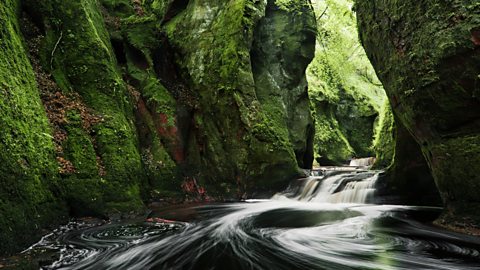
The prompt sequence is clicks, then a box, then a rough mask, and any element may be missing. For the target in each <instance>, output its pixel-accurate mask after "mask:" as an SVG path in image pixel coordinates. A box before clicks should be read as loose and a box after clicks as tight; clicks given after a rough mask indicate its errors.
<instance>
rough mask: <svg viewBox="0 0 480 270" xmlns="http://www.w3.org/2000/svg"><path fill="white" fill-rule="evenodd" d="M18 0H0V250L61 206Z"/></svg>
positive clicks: (49, 220)
mask: <svg viewBox="0 0 480 270" xmlns="http://www.w3.org/2000/svg"><path fill="white" fill-rule="evenodd" d="M19 13H20V9H19V1H16V0H8V1H6V2H4V3H2V4H1V5H0V131H1V132H0V164H1V166H0V217H1V218H0V242H1V243H2V244H1V245H0V253H2V252H5V251H11V250H12V249H15V248H18V247H19V246H22V245H26V244H27V243H28V241H30V239H31V238H32V236H33V235H34V233H35V231H36V230H37V229H38V228H39V227H44V226H46V225H54V224H55V223H56V220H58V219H59V217H60V216H62V214H66V208H65V207H64V206H63V204H62V203H61V202H60V200H59V199H58V198H55V196H59V195H60V194H58V193H53V192H52V191H53V190H56V191H58V186H57V184H58V183H57V180H58V178H57V177H56V176H57V167H56V162H55V155H54V145H53V142H52V139H51V138H52V131H51V129H50V127H49V125H48V119H47V116H46V114H45V111H44V109H43V106H42V103H41V101H40V97H39V94H38V90H37V84H36V82H35V76H34V72H33V69H32V66H31V64H30V61H29V60H28V57H27V50H26V48H25V47H24V43H23V41H24V40H23V38H22V35H21V32H20V28H19V22H18V19H17V18H18V16H17V15H18V14H19Z"/></svg>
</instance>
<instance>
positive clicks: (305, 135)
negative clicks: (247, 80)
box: [251, 0, 316, 169]
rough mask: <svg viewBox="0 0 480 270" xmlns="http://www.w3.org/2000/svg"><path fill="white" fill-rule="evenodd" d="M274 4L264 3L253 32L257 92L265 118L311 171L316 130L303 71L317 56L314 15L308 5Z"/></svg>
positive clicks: (253, 56) (252, 57)
mask: <svg viewBox="0 0 480 270" xmlns="http://www.w3.org/2000/svg"><path fill="white" fill-rule="evenodd" d="M275 2H276V1H273V0H270V1H268V4H267V7H266V13H265V17H264V18H263V19H262V20H261V21H260V22H259V24H258V26H257V27H256V29H255V33H254V44H253V48H252V51H251V61H252V72H253V76H254V80H255V91H256V95H257V98H258V100H259V101H260V103H261V104H262V108H263V109H264V110H265V113H266V115H267V117H268V118H270V119H272V120H274V121H275V122H276V123H278V125H279V128H280V129H279V131H280V130H284V131H288V139H289V141H290V143H291V144H292V146H293V150H294V152H295V156H296V159H297V162H298V165H299V166H300V167H301V168H305V169H309V168H310V167H311V165H312V162H313V137H314V131H315V130H314V121H313V116H312V111H311V109H310V99H309V96H308V91H307V89H308V85H307V79H306V76H305V70H306V68H307V66H308V64H310V62H311V61H312V58H313V57H314V53H315V37H316V28H315V27H316V23H315V15H314V13H313V12H312V7H311V5H310V3H309V1H303V3H302V1H300V3H294V2H295V1H290V3H288V4H287V3H284V4H283V5H280V6H279V5H277V4H276V3H275ZM292 14H293V16H292ZM285 137H287V136H285Z"/></svg>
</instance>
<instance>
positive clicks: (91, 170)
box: [63, 110, 99, 178]
mask: <svg viewBox="0 0 480 270" xmlns="http://www.w3.org/2000/svg"><path fill="white" fill-rule="evenodd" d="M67 121H68V122H67V123H68V124H67V125H66V126H65V130H66V131H67V134H68V135H67V136H68V137H67V139H66V141H65V142H64V144H63V149H64V155H65V158H66V159H67V160H68V161H70V162H72V165H73V166H74V168H75V172H74V174H75V175H77V177H79V178H92V177H98V175H99V168H98V166H97V155H96V153H95V149H94V146H93V143H92V140H91V138H90V136H89V135H88V134H87V133H86V131H85V130H84V129H83V127H82V119H81V116H80V114H79V113H78V112H77V111H74V110H73V111H69V112H68V113H67Z"/></svg>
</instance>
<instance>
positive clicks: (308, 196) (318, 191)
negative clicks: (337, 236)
mask: <svg viewBox="0 0 480 270" xmlns="http://www.w3.org/2000/svg"><path fill="white" fill-rule="evenodd" d="M380 173H381V171H366V170H354V169H352V170H338V169H337V170H325V171H323V172H322V176H311V177H308V178H305V179H300V180H295V181H294V183H292V184H291V186H290V188H289V189H287V192H285V193H280V194H277V195H275V196H274V197H273V198H272V199H281V198H282V197H287V198H290V199H295V200H298V201H310V202H330V203H368V202H371V200H372V198H373V194H374V192H375V184H376V182H377V180H378V176H379V174H380ZM292 186H293V187H292Z"/></svg>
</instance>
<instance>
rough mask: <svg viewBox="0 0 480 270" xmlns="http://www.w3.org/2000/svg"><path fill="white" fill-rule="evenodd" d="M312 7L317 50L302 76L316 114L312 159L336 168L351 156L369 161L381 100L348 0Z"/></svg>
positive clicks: (379, 84)
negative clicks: (313, 9)
mask: <svg viewBox="0 0 480 270" xmlns="http://www.w3.org/2000/svg"><path fill="white" fill-rule="evenodd" d="M313 3H314V7H315V13H316V15H317V16H318V21H317V28H318V35H317V45H316V47H317V48H316V53H315V58H314V60H313V62H312V63H311V65H310V66H309V68H308V73H307V74H308V80H309V84H310V90H309V92H310V96H311V98H312V104H313V107H314V109H315V114H316V115H315V119H316V135H315V152H316V153H315V154H316V160H317V161H318V162H319V163H320V164H321V165H338V164H344V163H345V162H346V161H347V160H349V159H351V158H352V157H367V156H373V151H372V142H373V138H374V134H375V130H376V124H377V122H378V116H379V115H380V112H381V106H382V103H383V100H384V99H385V98H386V96H385V93H384V90H383V88H382V85H381V83H380V82H379V81H378V79H377V77H376V75H375V71H374V70H373V67H372V66H371V64H370V62H369V61H368V58H367V56H366V55H365V52H364V50H363V48H362V46H361V44H360V43H359V41H358V37H357V30H356V29H357V26H356V19H355V14H354V13H353V12H352V5H353V1H350V0H342V1H333V0H332V1H330V0H327V1H314V2H313Z"/></svg>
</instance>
